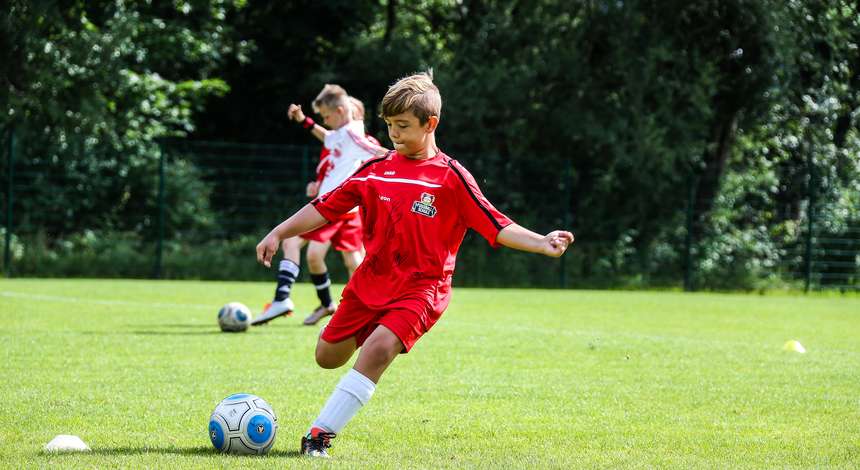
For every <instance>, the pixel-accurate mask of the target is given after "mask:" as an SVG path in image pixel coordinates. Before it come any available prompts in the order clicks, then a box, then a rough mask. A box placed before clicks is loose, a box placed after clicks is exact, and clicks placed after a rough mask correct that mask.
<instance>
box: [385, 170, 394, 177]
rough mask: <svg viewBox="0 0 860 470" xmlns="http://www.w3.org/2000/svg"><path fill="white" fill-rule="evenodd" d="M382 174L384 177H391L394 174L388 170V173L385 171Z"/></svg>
mask: <svg viewBox="0 0 860 470" xmlns="http://www.w3.org/2000/svg"><path fill="white" fill-rule="evenodd" d="M383 174H384V175H385V176H392V175H393V174H394V170H388V171H386V172H385V173H383Z"/></svg>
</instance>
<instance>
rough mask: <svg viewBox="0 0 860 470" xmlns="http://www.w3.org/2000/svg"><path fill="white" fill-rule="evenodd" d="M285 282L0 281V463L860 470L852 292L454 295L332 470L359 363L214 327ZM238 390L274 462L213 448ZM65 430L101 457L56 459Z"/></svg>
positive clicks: (858, 307)
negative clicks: (322, 432) (319, 360)
mask: <svg viewBox="0 0 860 470" xmlns="http://www.w3.org/2000/svg"><path fill="white" fill-rule="evenodd" d="M272 288H273V286H272V285H271V284H268V283H219V282H150V281H116V280H109V281H99V280H2V281H0V318H2V322H0V354H2V358H3V360H2V363H1V364H2V365H0V367H2V370H0V372H2V378H3V380H2V382H0V384H2V385H0V393H2V395H3V396H4V397H5V400H4V405H3V407H2V411H0V468H20V467H27V468H32V467H55V468H117V467H121V468H143V467H146V468H156V467H158V468H237V467H242V468H284V467H295V468H307V467H318V466H329V465H331V466H338V467H342V468H366V467H384V468H414V467H420V468H439V467H451V468H461V467H486V468H505V467H507V468H524V467H538V468H539V467H550V468H591V467H603V468H616V467H634V468H635V467H676V468H715V467H717V468H747V467H750V468H782V467H794V468H809V467H842V468H857V467H858V466H860V426H858V423H860V298H858V297H856V296H847V297H840V296H810V297H804V296H800V295H796V296H794V295H781V296H757V295H731V294H683V293H673V292H594V291H542V290H490V289H464V288H458V289H455V293H454V300H453V302H452V304H451V306H450V308H449V309H448V312H447V313H446V314H445V315H444V316H443V317H442V320H440V322H439V323H438V324H437V325H436V327H435V328H434V329H433V331H431V332H430V333H429V334H428V335H427V336H425V337H424V338H423V339H422V340H421V341H419V343H418V344H417V345H416V346H415V348H414V349H413V352H411V353H410V354H408V355H405V356H401V357H400V358H398V359H397V360H396V361H395V362H394V364H393V366H392V368H391V369H389V371H388V372H387V373H386V375H385V376H383V378H382V381H381V383H380V384H379V387H378V388H377V391H376V394H375V395H374V397H373V399H372V400H371V402H370V403H369V404H368V406H366V407H364V409H362V410H361V411H360V412H359V414H358V416H357V417H356V418H355V419H354V420H353V421H352V422H351V423H350V424H349V425H348V426H347V427H346V429H344V431H343V432H342V433H341V435H340V436H338V438H337V439H335V441H334V447H333V448H332V454H333V456H334V458H333V459H332V460H331V461H329V462H319V461H309V460H307V459H303V458H300V457H299V456H298V455H297V453H296V449H297V447H298V441H299V437H300V436H301V434H302V433H303V432H304V431H305V430H306V428H307V426H308V424H309V423H310V422H311V421H312V420H313V418H314V417H315V416H316V413H317V412H318V411H319V409H320V407H321V406H322V404H323V402H324V401H325V399H326V398H327V397H328V395H329V393H330V392H331V390H332V388H333V387H334V385H335V384H336V383H337V381H338V380H339V379H340V377H341V376H342V375H343V373H344V372H345V369H340V370H335V371H328V370H322V369H319V368H318V367H317V366H316V365H315V363H314V360H313V348H314V344H315V342H316V337H317V331H318V330H317V328H309V327H303V326H300V320H301V318H298V319H297V318H290V319H280V320H277V321H275V322H273V323H271V324H270V325H268V326H266V327H261V328H255V329H253V330H252V331H249V332H247V333H242V334H222V333H220V332H219V331H218V328H217V325H216V322H215V315H216V312H217V310H218V308H219V307H220V306H221V305H222V304H224V303H226V302H228V301H233V300H237V301H241V302H244V303H246V304H247V305H249V306H250V307H251V308H252V310H258V309H259V308H260V306H261V304H262V303H263V302H264V301H265V300H266V299H267V298H268V297H269V295H270V294H271V290H272ZM312 290H313V289H312V288H311V287H310V286H309V285H307V284H300V285H299V286H297V288H296V289H295V295H296V300H297V304H298V305H299V307H300V310H302V311H306V309H309V308H311V307H313V306H314V303H313V302H312V299H313V297H312V296H313V292H312ZM300 316H301V315H300ZM789 339H797V340H800V341H801V343H803V345H804V346H806V348H807V350H808V353H807V354H798V353H790V352H785V351H782V345H783V343H784V342H785V341H787V340H789ZM234 392H251V393H255V394H257V395H260V396H262V397H263V398H265V399H266V400H267V401H269V403H271V404H272V406H273V407H274V408H275V411H276V412H277V414H278V418H279V423H280V428H279V431H278V436H277V441H276V443H275V446H274V448H273V450H272V451H271V452H270V453H269V454H268V455H267V456H264V457H234V456H224V455H220V454H218V453H216V452H215V451H214V450H212V449H211V446H210V444H209V441H208V436H207V431H206V426H207V422H208V417H209V413H210V412H211V411H212V409H213V408H214V406H215V405H216V404H217V403H218V402H219V401H220V400H221V399H222V398H224V397H225V396H227V395H229V394H231V393H234ZM57 434H75V435H78V436H80V437H81V438H82V439H84V441H86V442H87V443H88V444H89V445H90V446H91V447H92V449H93V450H92V452H90V453H87V454H61V455H56V454H46V453H44V452H43V451H42V448H43V446H44V444H45V443H47V442H48V441H49V440H50V439H51V438H53V437H54V436H55V435H57Z"/></svg>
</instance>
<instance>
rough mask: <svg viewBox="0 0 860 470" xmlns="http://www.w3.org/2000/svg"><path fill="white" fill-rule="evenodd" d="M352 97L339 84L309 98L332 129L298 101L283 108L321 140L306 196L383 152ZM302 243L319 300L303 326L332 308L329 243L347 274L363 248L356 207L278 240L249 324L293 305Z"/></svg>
mask: <svg viewBox="0 0 860 470" xmlns="http://www.w3.org/2000/svg"><path fill="white" fill-rule="evenodd" d="M357 101H358V100H356V99H354V98H351V97H349V96H348V95H347V93H346V91H345V90H344V89H343V88H341V87H340V86H337V85H326V86H325V87H323V89H322V91H321V92H320V94H319V95H318V96H317V98H316V99H315V100H314V102H313V107H314V110H315V111H316V112H317V113H319V114H320V115H321V116H322V118H323V123H324V124H325V126H326V127H328V128H330V129H333V130H329V129H326V127H323V126H320V125H318V124H316V123H315V122H314V121H313V119H311V118H310V117H308V116H305V114H304V113H303V112H302V109H301V106H298V105H295V104H292V105H290V107H289V108H288V110H287V116H288V117H289V118H290V119H291V120H293V121H296V122H299V123H302V125H303V127H305V128H306V129H308V130H309V131H310V132H311V133H312V134H313V135H314V136H315V137H316V138H318V139H320V140H321V141H322V142H323V143H324V149H325V150H324V155H321V161H320V164H319V165H318V166H317V171H318V180H317V181H318V182H311V183H309V184H308V186H307V188H306V191H307V194H308V196H311V197H313V196H316V195H317V194H325V193H326V192H328V191H330V190H331V189H333V188H335V187H336V186H338V185H339V184H340V183H341V182H343V180H344V179H346V177H348V176H349V175H351V174H352V173H353V172H354V171H355V169H356V168H357V167H358V166H359V165H360V164H361V163H362V162H363V161H364V160H367V159H368V158H370V157H372V156H374V155H376V154H379V153H384V152H385V151H386V149H384V148H382V147H380V146H379V145H378V143H375V142H374V141H370V140H369V139H368V138H367V136H366V135H365V132H364V120H363V112H362V113H360V114H361V115H362V119H354V118H355V117H356V113H357V112H358V111H363V108H364V106H361V108H360V109H357V107H356V105H355V104H354V103H355V102H357ZM358 104H360V102H358ZM305 244H307V245H308V249H307V261H308V270H309V271H310V275H311V281H312V282H313V284H314V287H315V288H316V292H317V297H318V298H319V300H320V305H319V306H318V307H317V308H316V309H315V310H314V311H313V312H312V313H311V314H310V315H309V316H308V317H307V318H306V319H305V321H304V323H305V324H306V325H313V324H316V323H317V322H318V321H319V320H320V319H321V318H323V317H325V316H327V315H331V314H332V313H334V311H335V304H334V301H333V300H332V297H331V291H330V286H331V280H330V279H329V275H328V267H327V266H326V264H325V255H326V253H328V248H329V246H331V245H334V247H335V249H336V250H338V251H340V252H341V254H342V256H343V261H344V264H345V265H346V268H347V270H348V272H349V274H350V275H352V273H353V272H354V271H355V269H356V267H357V266H358V264H359V263H361V260H362V257H363V247H362V243H361V220H360V218H359V217H358V211H357V208H356V209H355V210H352V211H350V212H347V213H345V214H342V215H341V216H340V217H339V218H338V219H337V220H332V221H331V223H329V224H326V225H324V226H322V227H320V228H318V229H316V230H313V231H310V232H308V233H304V234H301V235H300V236H294V237H290V238H287V239H285V240H284V241H283V243H282V249H283V251H284V259H282V260H281V262H280V264H279V266H278V275H277V280H278V284H277V287H276V288H275V297H274V299H273V300H272V302H271V303H269V304H268V305H267V306H266V308H265V310H264V311H263V312H262V313H261V314H260V315H259V316H258V317H257V318H255V319H254V320H253V321H252V322H251V324H252V325H262V324H265V323H267V322H269V321H271V320H273V319H275V318H277V317H279V316H282V315H289V314H290V313H292V311H293V310H294V308H295V306H294V304H293V301H292V299H291V298H290V292H291V290H292V286H293V284H294V283H295V281H296V279H297V278H298V276H299V272H300V267H299V266H300V257H301V254H300V253H301V248H302V247H303V246H304V245H305Z"/></svg>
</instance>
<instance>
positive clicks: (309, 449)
mask: <svg viewBox="0 0 860 470" xmlns="http://www.w3.org/2000/svg"><path fill="white" fill-rule="evenodd" d="M351 340H352V343H351V344H352V345H353V346H354V345H355V344H356V343H355V339H354V338H351ZM344 342H345V341H344ZM320 344H324V346H323V347H324V348H327V347H329V346H326V345H330V346H336V345H334V344H331V343H326V342H325V341H323V340H322V339H320V341H319V344H318V346H317V353H318V356H317V361H318V362H319V345H320ZM337 344H338V345H339V344H341V343H337ZM344 350H345V349H344ZM402 350H403V343H402V342H400V338H398V337H397V335H395V334H394V333H393V332H392V331H391V330H389V329H388V328H386V327H385V326H383V325H379V326H377V327H376V329H375V330H374V331H373V333H371V334H370V336H369V337H368V338H367V340H365V342H364V344H363V345H362V347H361V352H360V353H359V355H358V359H357V360H356V362H355V365H354V366H353V368H352V369H350V370H349V371H347V373H346V375H344V376H343V378H342V379H341V380H340V382H339V383H338V384H337V386H336V387H335V389H334V392H332V394H331V396H330V397H329V399H328V401H327V402H326V404H325V406H324V407H323V409H322V411H320V414H319V416H318V417H317V419H316V420H315V421H314V423H313V425H312V426H311V429H310V431H309V432H308V434H307V436H305V437H304V438H302V449H301V452H302V453H303V454H306V455H312V456H315V457H328V453H327V452H326V448H328V447H329V446H330V441H331V439H332V438H334V437H335V436H336V435H337V433H339V432H340V431H341V430H342V429H343V427H344V426H346V423H347V422H349V420H350V419H352V417H353V416H355V414H356V413H358V410H359V409H361V407H362V406H364V405H365V404H367V402H368V401H369V400H370V397H372V396H373V392H374V391H375V390H376V383H377V382H378V381H379V378H380V377H381V376H382V373H383V372H385V369H387V368H388V366H389V365H390V364H391V362H392V361H394V358H395V357H397V355H398V354H400V352H401V351H402ZM350 355H351V354H350ZM347 360H349V357H346V358H345V359H343V362H342V363H341V364H343V363H346V361H347Z"/></svg>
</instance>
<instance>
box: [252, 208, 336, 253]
mask: <svg viewBox="0 0 860 470" xmlns="http://www.w3.org/2000/svg"><path fill="white" fill-rule="evenodd" d="M326 222H328V221H327V220H326V219H325V217H323V216H322V215H320V213H319V211H317V209H316V208H315V207H314V206H312V205H310V204H306V205H305V207H302V208H301V209H299V211H298V212H296V213H295V214H293V215H292V216H290V218H289V219H287V220H285V221H283V222H281V223H280V224H278V226H277V227H275V228H273V229H272V231H271V232H269V234H268V235H266V236H265V237H263V239H262V240H260V243H258V244H257V262H259V263H263V264H264V265H265V266H266V267H267V268H268V267H270V266H271V265H272V257H273V256H275V253H277V252H278V246H279V245H280V244H281V240H285V239H287V238H290V237H295V236H296V235H300V234H302V233H305V232H309V231H311V230H313V229H315V228H317V227H320V226H322V225H323V224H325V223H326Z"/></svg>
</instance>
